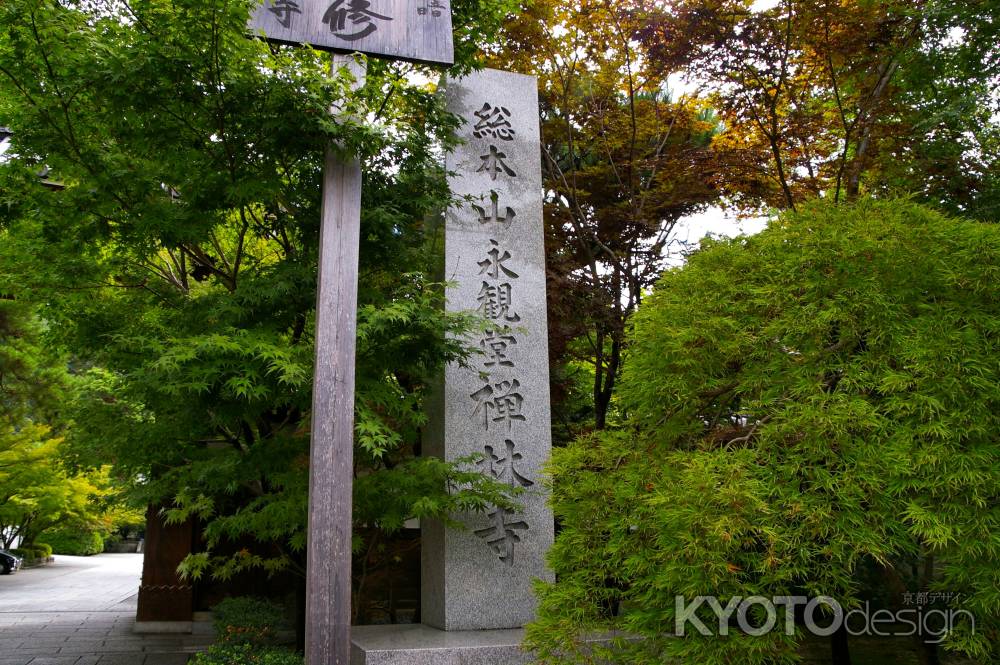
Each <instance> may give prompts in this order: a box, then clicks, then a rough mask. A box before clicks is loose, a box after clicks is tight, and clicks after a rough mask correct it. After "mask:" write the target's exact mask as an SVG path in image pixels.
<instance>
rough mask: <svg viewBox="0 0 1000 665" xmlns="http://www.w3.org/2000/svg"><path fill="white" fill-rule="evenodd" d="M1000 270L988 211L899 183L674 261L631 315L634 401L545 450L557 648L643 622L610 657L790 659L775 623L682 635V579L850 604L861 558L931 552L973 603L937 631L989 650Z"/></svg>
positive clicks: (996, 523) (999, 580)
mask: <svg viewBox="0 0 1000 665" xmlns="http://www.w3.org/2000/svg"><path fill="white" fill-rule="evenodd" d="M998 277H1000V231H998V230H997V228H996V227H995V226H993V225H986V224H978V223H974V222H966V221H957V220H954V219H949V218H947V217H944V216H942V215H940V214H937V213H935V212H932V211H930V210H928V209H926V208H923V207H921V206H919V205H916V204H914V203H912V202H910V201H908V200H892V201H881V202H875V201H870V200H862V201H860V202H859V203H858V204H857V205H851V206H839V207H835V206H830V205H824V204H819V203H815V204H812V205H809V206H807V207H805V208H804V209H803V210H801V211H800V212H799V213H797V214H786V215H783V216H782V217H780V218H779V219H778V220H777V221H775V222H773V223H772V224H771V226H770V228H768V229H767V230H766V231H764V232H763V233H761V234H759V235H757V236H754V237H750V238H737V239H733V240H723V241H706V242H705V243H704V245H703V249H702V250H701V251H699V252H698V253H696V254H695V255H694V256H692V257H691V260H690V262H689V263H688V264H687V265H686V266H685V267H683V268H681V269H676V270H672V271H669V272H668V273H666V274H665V275H664V276H663V278H662V280H661V281H660V283H659V284H658V285H657V287H656V289H655V290H654V291H653V293H652V294H651V295H650V296H649V297H648V298H647V299H646V301H645V304H644V306H643V307H642V308H641V309H640V310H639V312H638V314H637V315H636V317H635V324H634V330H633V331H632V333H631V336H630V340H629V343H630V349H631V350H630V356H629V359H628V360H629V362H628V364H627V365H626V369H625V375H624V378H623V385H622V387H621V402H622V408H623V409H624V410H625V412H626V413H627V425H626V426H625V427H623V428H622V429H620V430H619V431H612V432H608V433H606V434H602V435H595V436H589V437H585V438H582V439H580V440H578V441H577V442H575V443H574V444H573V445H571V446H569V447H568V448H566V449H563V450H558V451H556V453H555V455H554V459H553V462H552V473H553V477H554V480H553V483H554V499H553V500H554V507H555V512H556V515H557V517H558V518H559V519H560V520H561V522H562V524H563V530H562V532H561V533H560V535H559V536H558V537H557V541H556V544H555V547H554V548H553V549H552V551H551V553H550V556H549V560H550V562H551V564H552V566H553V568H554V569H555V572H556V575H557V581H556V582H555V583H553V584H542V585H540V587H539V591H540V593H541V609H540V613H539V619H538V621H537V622H536V623H535V624H534V625H533V626H531V628H530V630H529V641H530V643H531V644H532V645H533V646H534V647H535V648H536V649H537V650H538V653H539V654H540V655H541V656H542V657H543V659H545V660H544V662H552V663H555V662H560V663H561V662H590V661H587V660H586V655H585V653H586V650H585V649H584V648H583V647H581V646H580V644H579V642H577V640H578V639H579V638H581V637H582V636H585V635H586V634H587V633H588V631H592V630H598V629H607V628H620V629H624V630H625V631H628V632H630V633H634V634H638V635H640V636H642V637H644V638H645V639H644V640H642V641H640V642H630V643H627V644H625V645H622V647H621V650H620V651H619V652H618V654H617V655H616V656H615V658H616V659H615V661H614V662H622V663H649V662H663V659H665V658H667V657H677V658H679V659H680V660H682V661H684V662H698V663H706V664H714V663H720V664H721V663H761V664H763V663H792V662H797V660H798V656H797V650H796V646H797V643H798V637H786V636H785V635H783V634H782V631H780V630H777V631H773V632H771V633H769V634H767V635H765V636H761V637H751V636H747V635H737V636H730V637H729V638H725V639H722V638H718V637H703V636H701V635H700V634H698V633H697V632H696V631H688V634H687V636H686V637H684V638H674V637H669V636H668V635H670V634H672V633H673V631H674V618H675V617H674V613H675V596H676V595H682V596H684V597H685V598H687V599H688V601H689V602H690V600H691V599H692V598H693V597H695V596H698V595H714V596H719V597H720V598H722V599H723V601H722V602H723V604H725V599H728V598H729V597H730V596H735V595H739V596H743V597H747V596H752V595H761V596H765V597H769V598H770V597H773V596H783V595H797V594H805V595H810V596H818V595H829V596H832V597H834V598H836V599H837V600H838V601H839V602H841V603H842V604H843V605H845V606H851V605H853V604H855V603H856V602H858V600H859V598H860V586H861V585H860V582H859V576H858V571H859V569H860V568H861V567H862V566H863V565H874V566H876V567H879V568H881V569H883V570H884V571H887V574H893V575H896V576H897V577H901V575H902V572H903V571H904V570H905V569H906V568H907V565H908V563H909V562H911V561H912V560H913V559H914V557H916V556H921V557H925V558H926V557H927V556H928V555H929V556H931V557H933V561H934V564H933V566H932V570H933V573H934V574H933V577H932V578H931V579H930V580H929V581H928V582H929V584H930V585H931V588H932V589H937V590H946V591H949V592H952V593H955V594H960V595H961V603H962V604H961V608H963V609H966V610H968V611H969V612H971V613H972V615H974V616H975V621H976V632H975V634H972V632H971V630H970V628H971V626H970V625H968V624H960V625H959V626H958V627H957V629H956V630H955V631H954V632H952V633H951V634H949V635H948V636H947V638H946V640H945V642H944V645H945V647H946V648H948V649H952V650H955V651H960V652H964V653H966V654H969V655H972V656H975V657H979V658H983V659H989V658H991V657H995V656H996V652H995V649H996V645H997V644H998V632H997V631H998V627H1000V614H998V612H997V607H998V606H1000V595H998V594H1000V591H998V590H1000V577H998V571H1000V565H998V564H1000V545H998V543H997V539H996V533H997V532H998V528H1000V508H998V506H1000V500H998V499H1000V442H998V439H997V432H998V431H1000V415H998V414H1000V410H998V406H1000V404H998V396H1000V365H998V363H997V358H998V357H1000V348H998V345H1000V335H998V333H1000V302H998V300H997V299H996V284H997V279H998ZM910 590H911V591H915V590H916V589H913V588H911V589H910ZM616 607H620V610H621V611H620V612H619V613H617V614H616V613H614V612H613V611H612V610H613V609H614V608H616ZM703 619H704V620H705V621H706V622H707V623H706V625H712V624H713V619H711V618H709V617H703ZM715 624H716V625H717V620H715ZM563 651H567V652H568V653H570V654H573V655H574V657H575V658H576V660H573V659H572V658H570V660H569V661H564V660H561V658H562V656H560V654H561V653H563Z"/></svg>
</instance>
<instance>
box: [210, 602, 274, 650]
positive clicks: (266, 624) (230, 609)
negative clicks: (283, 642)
mask: <svg viewBox="0 0 1000 665" xmlns="http://www.w3.org/2000/svg"><path fill="white" fill-rule="evenodd" d="M212 623H213V624H214V625H215V633H216V635H217V636H218V639H219V640H220V641H222V642H226V643H229V644H267V643H269V642H272V641H273V640H274V639H275V637H276V634H277V632H278V631H280V630H282V629H285V628H289V625H288V620H287V619H286V617H285V610H284V608H283V607H281V606H280V605H278V604H277V603H274V602H272V601H270V600H267V599H265V598H255V597H253V596H239V597H236V598H226V599H225V600H223V601H222V602H221V603H219V604H218V605H216V606H215V607H213V608H212Z"/></svg>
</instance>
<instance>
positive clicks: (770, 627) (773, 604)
mask: <svg viewBox="0 0 1000 665" xmlns="http://www.w3.org/2000/svg"><path fill="white" fill-rule="evenodd" d="M779 608H781V611H779ZM674 610H675V615H674V633H675V634H676V635H678V636H683V635H685V634H687V633H688V632H690V631H696V632H698V633H700V634H701V635H706V636H713V635H717V636H722V637H724V636H726V635H729V633H730V631H732V630H739V631H741V632H743V633H745V634H747V635H754V636H759V635H766V634H768V633H770V632H772V631H774V630H783V631H784V632H785V634H786V635H794V634H795V626H796V623H797V622H798V623H800V624H801V625H802V626H803V628H804V630H805V631H806V632H808V633H810V634H812V635H817V636H820V637H827V636H830V635H833V634H834V633H835V632H837V631H838V630H840V628H841V627H844V629H845V630H846V631H847V633H848V634H849V635H853V636H858V635H866V636H877V637H889V636H894V637H907V636H914V635H917V636H920V637H922V638H924V641H925V642H927V643H929V644H938V643H940V642H941V641H943V640H944V638H945V636H946V635H947V634H948V633H950V632H951V631H952V630H953V629H954V628H955V626H956V625H958V624H959V623H960V622H967V623H968V624H969V629H971V631H972V632H973V633H975V631H976V619H975V617H974V616H973V615H972V613H971V612H969V611H968V610H963V609H951V608H943V609H927V608H926V607H925V606H923V605H920V606H917V607H904V608H902V609H898V610H888V609H874V610H873V609H872V608H871V604H870V603H868V602H866V603H864V604H863V605H862V606H861V607H856V608H854V609H851V610H847V611H845V610H844V608H843V606H842V605H841V604H840V603H838V602H837V601H836V600H835V599H833V598H831V597H829V596H817V597H815V598H809V597H807V596H774V597H773V598H765V597H764V596H746V597H743V596H733V597H732V598H729V599H728V600H726V601H725V604H723V601H722V600H720V599H719V598H718V597H716V596H696V597H694V598H692V599H691V600H690V601H688V599H687V598H685V597H684V596H677V597H676V599H675V605H674ZM710 614H711V615H714V619H715V621H714V620H712V619H709V618H708V616H709V615H710ZM716 621H717V622H718V623H717V625H716Z"/></svg>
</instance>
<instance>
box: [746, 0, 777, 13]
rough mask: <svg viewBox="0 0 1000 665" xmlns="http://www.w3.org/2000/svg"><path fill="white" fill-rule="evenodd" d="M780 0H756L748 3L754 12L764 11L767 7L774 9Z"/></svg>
mask: <svg viewBox="0 0 1000 665" xmlns="http://www.w3.org/2000/svg"><path fill="white" fill-rule="evenodd" d="M781 1H782V0H757V1H756V2H754V3H753V4H752V5H750V11H754V12H766V11H767V10H768V9H774V8H775V7H777V6H778V5H780V4H781Z"/></svg>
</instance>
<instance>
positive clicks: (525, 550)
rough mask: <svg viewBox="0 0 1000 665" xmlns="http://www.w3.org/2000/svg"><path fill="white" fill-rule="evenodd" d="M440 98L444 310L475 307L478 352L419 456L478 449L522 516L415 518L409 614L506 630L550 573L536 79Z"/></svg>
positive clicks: (526, 616)
mask: <svg viewBox="0 0 1000 665" xmlns="http://www.w3.org/2000/svg"><path fill="white" fill-rule="evenodd" d="M445 95H446V97H447V100H448V107H449V110H451V111H452V112H453V113H455V114H457V115H458V116H460V117H461V118H462V119H463V124H462V126H461V128H460V129H459V132H458V133H459V137H460V138H461V139H463V140H464V141H465V143H464V144H463V145H462V146H460V147H459V148H458V149H457V150H456V151H455V152H453V153H452V154H451V155H449V158H448V161H447V167H448V169H449V171H451V172H454V173H455V175H453V176H451V177H450V180H449V184H450V186H451V189H452V192H453V193H454V194H455V195H456V197H467V199H465V202H464V203H463V204H461V205H458V206H455V207H453V208H451V209H449V210H448V212H447V214H446V215H445V225H444V226H445V230H444V236H445V238H444V254H445V256H444V274H443V277H444V279H446V280H448V281H449V282H451V283H452V284H453V286H452V287H450V288H449V289H448V291H447V294H446V295H447V308H448V310H450V311H475V312H478V313H479V314H481V315H483V316H484V317H485V318H487V319H488V320H489V326H488V328H489V329H488V330H486V331H485V332H483V333H477V334H476V335H475V336H474V337H473V338H471V339H469V340H468V342H469V343H470V344H471V345H472V346H473V347H474V348H476V349H479V351H480V352H481V354H480V355H478V356H476V357H474V358H473V359H472V362H471V363H470V364H471V366H470V367H459V366H458V365H450V366H449V367H448V368H447V369H446V371H445V374H444V377H443V382H442V385H440V386H439V389H438V390H437V392H436V396H435V398H434V399H433V400H431V407H430V409H431V414H430V415H431V423H430V426H429V427H428V428H427V429H426V431H425V438H424V442H423V450H424V454H430V455H436V456H438V457H441V458H443V459H446V460H455V459H458V458H463V457H467V456H469V455H471V454H479V455H482V456H484V459H483V460H482V462H481V463H480V464H479V469H480V470H481V471H482V472H483V473H487V474H491V475H492V476H493V477H495V478H497V479H498V480H500V481H502V482H504V483H508V484H510V485H511V486H513V487H520V488H523V490H524V492H525V494H524V495H522V496H521V497H520V502H521V503H522V504H523V512H519V513H508V512H506V511H503V510H496V509H494V510H491V511H489V512H488V513H485V514H478V515H462V516H457V517H458V519H460V520H461V521H462V522H463V523H464V524H465V525H466V526H467V530H465V531H460V530H455V529H445V528H444V527H442V525H441V524H439V523H434V522H429V521H425V522H424V523H423V524H422V528H423V534H422V580H421V586H422V591H421V619H422V620H423V622H424V623H425V624H428V625H430V626H434V627H436V628H440V629H444V630H449V631H451V630H459V631H462V630H485V629H505V628H517V627H520V626H523V625H524V624H526V623H528V622H529V621H531V620H532V619H533V618H534V614H535V606H536V601H535V596H534V593H533V592H532V588H531V585H532V580H534V579H536V578H541V579H551V573H550V571H549V570H548V569H547V567H546V565H545V559H544V557H545V553H546V552H547V551H548V549H549V547H550V546H551V545H552V541H553V519H552V513H551V510H550V508H549V507H548V503H547V495H546V491H545V489H544V487H543V482H542V477H541V471H542V467H543V465H544V464H545V462H546V461H547V460H548V458H549V454H550V451H551V434H550V419H551V414H550V409H549V372H548V370H549V364H548V335H547V326H546V304H545V250H544V237H543V236H544V234H543V227H542V180H541V162H540V149H539V128H538V97H537V90H536V80H535V78H534V77H530V76H524V75H520V74H512V73H508V72H499V71H495V70H484V71H481V72H477V73H474V74H471V75H469V76H468V77H466V78H462V79H459V80H455V81H450V82H448V83H447V85H446V88H445ZM400 662H403V661H400ZM449 662H451V661H449ZM455 662H465V661H455ZM469 662H473V661H469ZM475 662H480V661H475ZM481 662H491V661H481ZM504 662H513V661H504Z"/></svg>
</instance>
